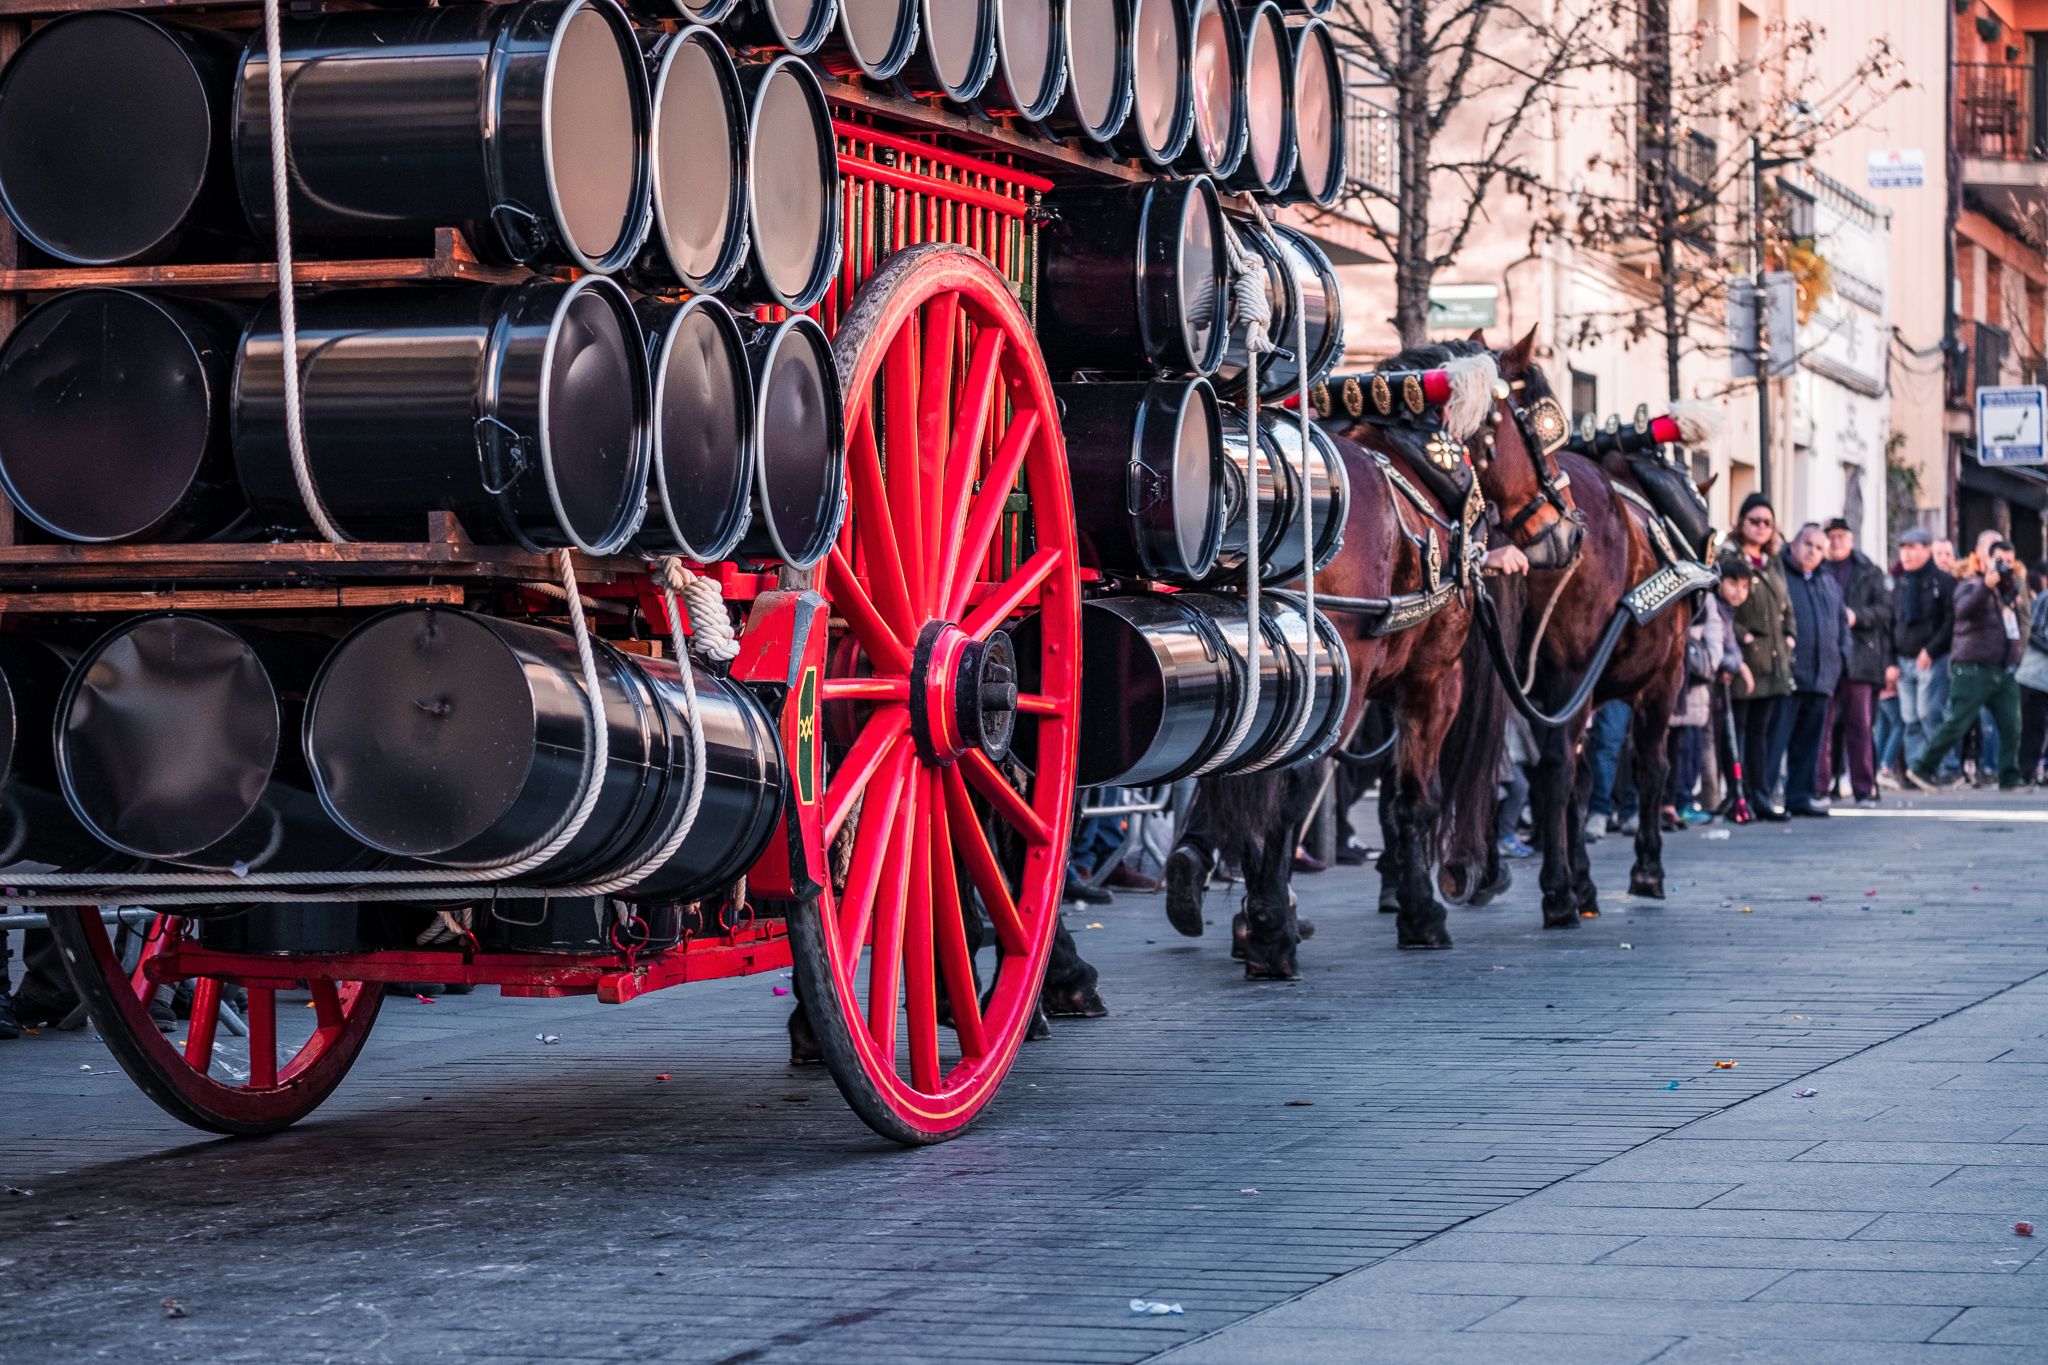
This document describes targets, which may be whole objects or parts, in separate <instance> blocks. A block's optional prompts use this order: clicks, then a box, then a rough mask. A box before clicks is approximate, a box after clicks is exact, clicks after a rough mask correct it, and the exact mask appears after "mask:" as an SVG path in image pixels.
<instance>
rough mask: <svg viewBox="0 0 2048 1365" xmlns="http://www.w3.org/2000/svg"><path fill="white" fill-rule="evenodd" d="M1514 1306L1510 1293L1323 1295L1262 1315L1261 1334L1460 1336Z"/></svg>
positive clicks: (1280, 1307) (1299, 1299)
mask: <svg viewBox="0 0 2048 1365" xmlns="http://www.w3.org/2000/svg"><path fill="white" fill-rule="evenodd" d="M1514 1301H1515V1300H1514V1299H1513V1298H1512V1297H1511V1296H1509V1295H1505V1294H1388V1293H1369V1292H1368V1293H1354V1294H1344V1295H1338V1294H1334V1293H1330V1292H1327V1291H1318V1292H1316V1293H1312V1294H1306V1295H1303V1296H1302V1297H1301V1298H1298V1299H1294V1300H1292V1301H1291V1302H1288V1303H1283V1304H1281V1305H1280V1306H1279V1307H1277V1308H1272V1309H1268V1310H1267V1311H1266V1312H1264V1313H1262V1314H1260V1315H1259V1318H1258V1321H1257V1330H1258V1331H1260V1332H1265V1331H1268V1330H1270V1329H1273V1328H1287V1329H1290V1330H1291V1329H1294V1328H1300V1327H1346V1328H1352V1329H1355V1330H1360V1331H1392V1330H1400V1331H1430V1332H1455V1331H1457V1330H1459V1329H1460V1328H1463V1327H1469V1326H1471V1325H1472V1324H1473V1323H1475V1322H1478V1321H1479V1320H1480V1319H1481V1318H1484V1317H1486V1316H1487V1315H1488V1314H1491V1313H1497V1312H1499V1311H1500V1310H1501V1309H1503V1308H1506V1307H1507V1306H1508V1305H1509V1304H1511V1303H1513V1302H1514Z"/></svg>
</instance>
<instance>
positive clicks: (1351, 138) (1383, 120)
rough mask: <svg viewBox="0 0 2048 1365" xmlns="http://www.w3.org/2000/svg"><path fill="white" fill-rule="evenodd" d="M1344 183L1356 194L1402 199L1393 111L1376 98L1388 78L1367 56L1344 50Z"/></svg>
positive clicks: (1399, 144) (1398, 153)
mask: <svg viewBox="0 0 2048 1365" xmlns="http://www.w3.org/2000/svg"><path fill="white" fill-rule="evenodd" d="M1341 55H1342V57H1343V60H1344V138H1345V141H1344V160H1345V172H1344V175H1345V179H1346V180H1348V181H1349V182H1350V189H1351V192H1352V193H1353V194H1362V195H1374V196H1378V197H1381V198H1385V199H1390V200H1395V201H1398V200H1399V199H1400V197H1401V143H1400V139H1399V138H1398V137H1396V136H1395V127H1394V111H1393V109H1392V108H1391V107H1390V106H1389V105H1387V104H1383V103H1381V101H1380V100H1378V99H1375V98H1374V96H1375V95H1377V94H1380V93H1381V92H1384V91H1386V90H1387V89H1388V86H1387V78H1386V76H1385V74H1384V73H1382V72H1381V71H1380V69H1379V68H1378V67H1376V66H1374V65H1373V64H1372V63H1371V62H1370V61H1368V60H1366V58H1365V57H1364V56H1362V55H1361V54H1359V53H1358V52H1356V51H1353V50H1351V49H1348V48H1347V49H1343V50H1342V53H1341Z"/></svg>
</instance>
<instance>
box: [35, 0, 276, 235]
mask: <svg viewBox="0 0 2048 1365" xmlns="http://www.w3.org/2000/svg"><path fill="white" fill-rule="evenodd" d="M237 46H238V45H237V43H236V40H235V39H233V38H230V37H228V36H227V35H225V34H221V33H217V32H214V31H211V30H207V29H191V28H184V27H180V26H177V25H173V24H163V23H158V22H157V21H156V20H154V19H146V18H144V17H143V16H141V15H139V14H126V13H122V12H119V11H106V12H101V13H89V14H71V15H66V16H65V17H63V18H61V19H58V20H57V21H56V22H54V23H52V24H50V25H49V26H48V27H46V28H42V29H39V30H37V31H36V32H35V33H34V34H32V35H30V37H29V39H28V40H27V41H26V42H24V43H23V44H22V45H21V50H20V51H18V52H16V53H15V54H14V56H13V58H12V59H11V60H9V61H8V62H7V65H6V68H5V70H4V72H0V208H4V209H5V211H6V214H7V216H8V218H9V219H11V220H12V221H13V223H14V226H15V230H16V231H18V232H19V233H20V234H21V236H22V239H23V240H24V241H26V242H28V243H29V244H30V245H32V246H34V247H35V248H36V249H37V250H40V251H42V252H45V253H47V254H48V255H50V256H53V257H55V258H56V259H58V260H60V261H64V262H68V263H70V264H73V265H118V264H123V263H129V262H136V261H150V260H160V259H162V258H164V257H165V256H169V255H172V254H175V253H177V252H178V251H179V249H180V248H182V247H188V246H192V247H196V246H199V245H201V244H205V245H210V246H212V247H213V248H214V249H215V250H216V251H220V250H233V251H236V252H239V251H241V250H242V249H244V248H246V246H247V244H248V238H247V234H246V228H245V225H244V224H243V222H242V217H241V212H240V208H239V206H238V205H237V203H236V202H235V188H234V173H233V167H232V164H231V161H232V158H231V156H230V152H229V137H228V130H229V128H230V126H231V123H230V105H231V102H232V91H233V88H234V81H235V65H236V49H237Z"/></svg>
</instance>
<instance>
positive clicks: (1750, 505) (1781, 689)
mask: <svg viewBox="0 0 2048 1365" xmlns="http://www.w3.org/2000/svg"><path fill="white" fill-rule="evenodd" d="M1781 544H1782V542H1781V541H1780V540H1779V538H1778V524H1777V514H1776V513H1775V512H1774V511H1773V510H1772V508H1771V504H1770V500H1769V499H1768V498H1766V497H1764V495H1763V494H1761V493H1752V494H1750V495H1749V496H1748V497H1746V498H1744V499H1743V500H1742V509H1741V511H1740V512H1739V513H1738V514H1737V518H1736V525H1735V535H1734V537H1733V538H1732V540H1731V542H1730V544H1729V546H1728V549H1727V550H1726V551H1725V552H1724V554H1723V556H1722V557H1723V559H1724V560H1729V561H1736V562H1740V563H1741V564H1743V565H1745V566H1746V567H1747V568H1748V569H1749V575H1748V577H1749V593H1748V596H1746V597H1745V598H1743V600H1742V602H1741V603H1740V605H1738V606H1736V607H1735V609H1734V610H1735V632H1736V643H1737V644H1738V645H1740V646H1741V648H1742V659H1743V663H1744V664H1745V665H1746V666H1747V672H1746V674H1745V675H1744V677H1743V678H1742V680H1740V681H1738V682H1737V683H1735V684H1734V685H1733V686H1732V687H1731V688H1730V689H1729V694H1730V697H1731V698H1732V704H1733V706H1734V709H1735V729H1736V733H1737V735H1738V736H1739V738H1740V742H1741V745H1742V779H1743V785H1744V786H1746V787H1748V788H1749V804H1750V808H1751V809H1752V810H1754V811H1755V812H1756V814H1757V818H1759V819H1762V820H1784V819H1787V818H1789V817H1787V816H1786V814H1785V812H1784V811H1783V810H1781V809H1779V808H1778V807H1777V806H1776V805H1775V804H1773V802H1772V800H1771V790H1772V788H1773V787H1775V786H1776V785H1777V781H1778V769H1779V768H1780V767H1782V766H1784V762H1785V750H1784V748H1783V747H1782V745H1781V744H1780V742H1779V737H1780V731H1779V728H1778V725H1777V715H1778V711H1779V709H1780V708H1781V707H1783V706H1785V705H1786V704H1788V702H1789V701H1790V698H1789V696H1788V695H1787V694H1789V693H1790V692H1791V691H1792V608H1791V605H1790V604H1789V603H1787V602H1786V600H1785V568H1784V564H1785V561H1784V560H1783V559H1782V558H1781V557H1780V556H1779V554H1778V549H1779V547H1780V545H1781Z"/></svg>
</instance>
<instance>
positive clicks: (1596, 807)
mask: <svg viewBox="0 0 2048 1365" xmlns="http://www.w3.org/2000/svg"><path fill="white" fill-rule="evenodd" d="M1628 718H1629V706H1628V703H1627V702H1625V701H1611V702H1608V703H1607V704H1606V705H1604V706H1602V707H1601V708H1600V709H1599V710H1597V711H1595V712H1594V713H1593V723H1592V724H1591V725H1589V726H1587V727H1586V767H1587V768H1589V769H1590V770H1591V771H1592V773H1593V794H1592V795H1591V796H1589V797H1587V798H1586V814H1587V815H1588V816H1589V817H1590V816H1594V815H1612V814H1613V813H1614V774H1615V770H1616V768H1618V767H1619V766H1620V763H1621V745H1622V741H1623V740H1625V739H1627V738H1628Z"/></svg>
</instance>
